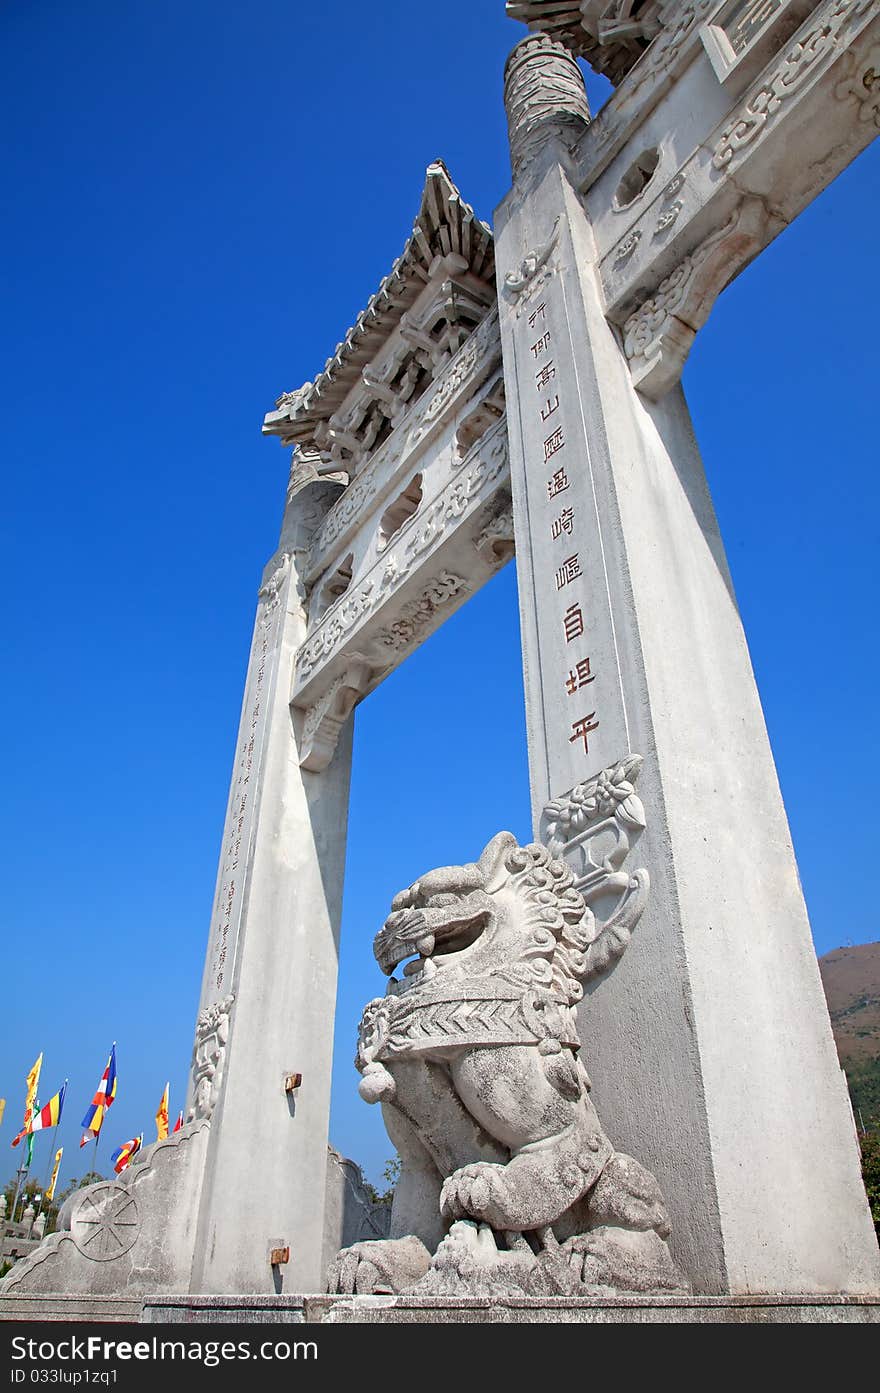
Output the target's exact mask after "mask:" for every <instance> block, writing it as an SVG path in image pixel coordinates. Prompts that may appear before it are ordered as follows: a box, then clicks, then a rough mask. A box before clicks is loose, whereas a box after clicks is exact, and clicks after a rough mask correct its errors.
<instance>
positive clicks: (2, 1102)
mask: <svg viewBox="0 0 880 1393" xmlns="http://www.w3.org/2000/svg"><path fill="white" fill-rule="evenodd" d="M5 1111H6V1099H5V1098H0V1122H2V1121H3V1114H4V1113H5Z"/></svg>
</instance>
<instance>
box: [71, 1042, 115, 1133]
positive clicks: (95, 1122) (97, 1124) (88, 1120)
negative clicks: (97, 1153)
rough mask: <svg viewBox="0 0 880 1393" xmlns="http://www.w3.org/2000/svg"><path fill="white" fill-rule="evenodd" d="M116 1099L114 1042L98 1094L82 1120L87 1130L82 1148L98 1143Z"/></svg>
mask: <svg viewBox="0 0 880 1393" xmlns="http://www.w3.org/2000/svg"><path fill="white" fill-rule="evenodd" d="M115 1097H116V1041H115V1040H114V1041H113V1048H112V1049H111V1051H110V1058H109V1059H108V1060H107V1063H106V1065H105V1067H104V1072H103V1074H102V1075H101V1082H100V1083H99V1084H98V1089H97V1092H96V1093H95V1096H94V1098H93V1099H92V1101H91V1104H90V1106H89V1109H88V1111H87V1113H86V1115H85V1117H84V1118H83V1120H82V1125H83V1127H84V1128H85V1133H86V1134H85V1136H84V1137H83V1138H82V1140H81V1142H80V1146H81V1147H83V1146H88V1144H89V1142H90V1141H97V1139H98V1137H99V1136H100V1135H101V1128H102V1127H103V1125H104V1114H105V1113H106V1111H107V1109H108V1108H109V1107H110V1105H111V1104H112V1102H113V1099H114V1098H115Z"/></svg>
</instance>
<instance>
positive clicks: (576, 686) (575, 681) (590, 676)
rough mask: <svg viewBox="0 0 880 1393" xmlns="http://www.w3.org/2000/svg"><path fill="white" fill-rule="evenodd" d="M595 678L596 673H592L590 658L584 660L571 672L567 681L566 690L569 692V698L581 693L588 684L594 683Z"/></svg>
mask: <svg viewBox="0 0 880 1393" xmlns="http://www.w3.org/2000/svg"><path fill="white" fill-rule="evenodd" d="M595 676H596V674H595V673H594V672H593V673H591V672H590V660H589V658H583V659H582V660H581V661H580V662H579V663H576V664H575V666H574V667H573V668H571V669H570V670H569V674H568V676H567V677H566V679H565V690H566V691H567V692H568V695H569V696H574V694H575V692H579V691H580V689H581V687H586V685H587V683H588V682H592V681H593V680H594V679H595Z"/></svg>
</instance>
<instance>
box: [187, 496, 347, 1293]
mask: <svg viewBox="0 0 880 1393" xmlns="http://www.w3.org/2000/svg"><path fill="white" fill-rule="evenodd" d="M338 491H339V490H338V487H336V486H334V485H332V484H326V483H320V482H316V483H313V484H307V485H305V487H303V488H302V489H300V490H298V491H297V492H296V493H295V494H293V495H292V497H291V498H290V500H289V503H288V508H287V511H286V513H285V519H284V526H283V528H282V533H281V541H280V544H279V549H278V551H277V552H276V554H275V556H274V557H273V558H272V560H271V561H270V562H269V564H268V565H267V567H266V571H265V573H264V583H263V586H262V588H261V590H260V599H259V605H258V609H257V619H256V624H255V627H254V639H253V645H252V649H251V657H250V663H249V667H248V676H247V683H246V688H245V699H244V705H243V709H242V718H241V726H240V731H239V739H238V745H237V748H236V763H235V769H234V772H233V779H232V789H231V793H230V800H229V810H228V813H227V820H226V827H225V830H224V841H223V851H222V854H221V862H220V871H219V874H218V880H217V893H216V898H215V907H214V915H213V918H212V926H211V934H210V939H209V944H208V953H207V957H206V966H205V976H204V983H203V991H202V1003H201V1011H200V1014H199V1024H198V1027H197V1032H196V1050H195V1066H194V1074H193V1087H192V1089H191V1099H190V1109H189V1116H190V1117H191V1118H199V1117H206V1116H207V1117H210V1119H211V1131H210V1139H209V1145H208V1153H207V1160H206V1166H205V1174H204V1179H203V1184H202V1194H201V1204H200V1210H199V1219H198V1229H197V1234H196V1242H195V1258H194V1264H193V1274H192V1290H193V1291H194V1292H219V1293H231V1292H272V1291H273V1290H280V1289H282V1284H283V1289H284V1290H288V1291H300V1292H302V1291H320V1290H322V1289H323V1272H322V1240H323V1229H324V1191H325V1182H326V1173H327V1132H328V1121H329V1111H330V1072H331V1058H332V1050H333V1020H334V1012H335V1004H336V975H337V959H338V939H339V920H340V913H341V906H342V881H343V872H344V865H345V841H346V828H347V820H348V791H349V776H350V768H351V730H352V720H349V721H348V723H347V725H346V727H345V729H344V730H343V732H342V735H341V738H340V740H339V744H338V747H337V750H336V754H335V757H334V759H333V761H332V763H331V764H330V766H329V767H328V768H327V769H326V770H324V771H323V772H322V773H308V772H306V771H304V770H303V769H301V768H300V764H299V753H298V731H297V729H296V728H295V724H294V717H293V714H292V712H291V708H290V705H289V702H290V693H291V683H292V676H293V660H294V655H295V653H296V650H297V648H298V647H299V646H300V644H301V643H302V641H303V637H304V635H305V631H306V610H305V606H304V603H303V591H302V586H301V583H300V573H301V568H302V563H303V561H304V555H305V549H306V548H307V545H308V542H309V540H310V537H311V534H312V531H313V530H314V527H315V525H316V524H317V522H318V521H319V519H320V518H321V517H322V516H323V513H324V511H325V510H326V507H327V506H328V500H330V499H332V497H335V496H336V495H337V494H338ZM294 1074H301V1075H302V1082H301V1084H300V1086H299V1087H298V1088H296V1089H295V1090H294V1091H290V1092H288V1091H286V1090H285V1078H286V1077H287V1076H289V1075H294ZM276 1248H282V1249H283V1248H289V1249H290V1256H289V1262H288V1263H287V1264H285V1265H284V1266H276V1267H274V1268H273V1267H272V1266H271V1265H270V1252H271V1250H272V1249H276Z"/></svg>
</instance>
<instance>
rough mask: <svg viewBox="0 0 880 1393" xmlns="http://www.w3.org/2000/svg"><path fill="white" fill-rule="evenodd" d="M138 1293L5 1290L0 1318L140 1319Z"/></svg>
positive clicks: (100, 1321)
mask: <svg viewBox="0 0 880 1393" xmlns="http://www.w3.org/2000/svg"><path fill="white" fill-rule="evenodd" d="M143 1304H144V1299H143V1297H142V1296H137V1295H134V1296H87V1295H85V1294H78V1295H75V1296H67V1295H64V1294H62V1293H61V1292H41V1291H39V1292H30V1291H29V1292H9V1294H8V1295H3V1296H0V1321H3V1320H18V1321H22V1320H24V1321H30V1320H38V1321H58V1320H61V1321H72V1320H76V1321H79V1320H84V1321H93V1322H95V1323H100V1324H103V1323H104V1322H106V1321H117V1322H118V1321H123V1322H126V1323H128V1324H130V1323H131V1322H132V1321H139V1320H141V1319H142V1314H141V1313H142V1310H143Z"/></svg>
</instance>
